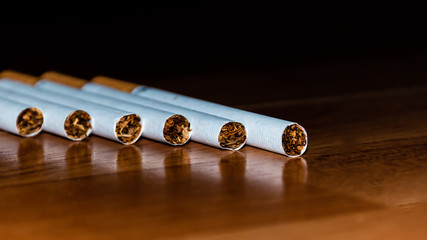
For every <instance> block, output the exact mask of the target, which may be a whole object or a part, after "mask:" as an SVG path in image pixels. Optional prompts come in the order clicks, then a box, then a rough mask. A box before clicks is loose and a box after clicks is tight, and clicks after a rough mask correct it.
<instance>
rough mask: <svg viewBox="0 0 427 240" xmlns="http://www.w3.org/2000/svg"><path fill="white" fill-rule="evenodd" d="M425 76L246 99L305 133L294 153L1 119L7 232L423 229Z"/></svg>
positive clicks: (365, 233)
mask: <svg viewBox="0 0 427 240" xmlns="http://www.w3.org/2000/svg"><path fill="white" fill-rule="evenodd" d="M426 94H427V87H422V88H416V89H395V90H382V91H377V92H361V93H358V94H349V95H343V96H335V97H324V98H313V99H310V98H305V99H300V100H292V101H284V102H281V101H275V102H271V103H262V104H261V103H257V104H251V105H245V106H243V107H244V108H245V109H247V110H251V111H255V112H258V113H262V114H268V115H270V116H275V117H280V118H284V119H292V120H294V121H297V122H299V123H301V124H302V125H303V126H304V127H305V128H306V129H307V131H308V133H309V149H308V151H307V153H306V154H305V155H304V156H303V158H293V159H290V158H286V157H284V156H281V155H278V154H274V153H270V152H266V151H263V150H260V149H256V148H252V147H244V148H243V149H242V150H239V151H236V152H231V151H221V150H218V149H214V148H211V147H208V146H204V145H201V144H197V143H193V142H191V143H189V144H187V145H184V146H182V147H170V146H166V145H164V144H161V143H157V142H153V141H150V140H147V139H143V140H141V141H139V142H138V143H137V144H135V145H132V146H123V145H120V144H117V143H115V142H112V141H108V140H105V139H101V138H98V137H91V138H90V140H88V141H85V142H70V141H67V140H65V139H61V138H58V137H55V136H52V135H49V134H46V133H43V134H41V135H39V136H37V137H34V138H20V137H17V136H13V135H10V134H8V133H5V132H0V142H1V144H0V213H1V216H2V217H1V218H0V236H2V237H3V238H4V239H12V238H14V239H19V238H20V239H58V238H61V239H95V238H96V239H117V238H123V239H141V238H145V239H167V238H173V239H177V238H187V239H242V238H247V239H260V238H266V239H279V238H280V239H282V238H285V237H289V238H290V239H343V238H346V239H384V238H386V237H387V238H388V239H403V238H405V237H406V238H408V237H411V238H413V239H423V238H424V236H425V233H426V230H425V228H424V223H425V222H426V220H427V217H426V216H427V214H426V213H427V193H426V191H425V189H426V188H427V174H426V173H427V124H425V119H427V98H426Z"/></svg>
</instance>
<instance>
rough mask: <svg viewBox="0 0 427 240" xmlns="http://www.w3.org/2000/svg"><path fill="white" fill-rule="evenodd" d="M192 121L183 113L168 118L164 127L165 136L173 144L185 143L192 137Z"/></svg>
mask: <svg viewBox="0 0 427 240" xmlns="http://www.w3.org/2000/svg"><path fill="white" fill-rule="evenodd" d="M190 132H191V129H190V122H189V121H188V119H187V118H186V117H184V116H182V115H173V116H172V117H170V118H168V119H167V120H166V122H165V126H164V128H163V137H164V138H165V140H166V141H167V142H168V143H171V144H173V145H182V144H185V143H186V142H187V141H188V140H189V139H190Z"/></svg>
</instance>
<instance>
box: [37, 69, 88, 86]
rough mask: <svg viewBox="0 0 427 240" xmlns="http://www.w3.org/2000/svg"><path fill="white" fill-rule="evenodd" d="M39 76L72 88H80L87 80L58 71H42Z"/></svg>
mask: <svg viewBox="0 0 427 240" xmlns="http://www.w3.org/2000/svg"><path fill="white" fill-rule="evenodd" d="M41 78H42V79H46V80H49V81H52V82H56V83H60V84H64V85H67V86H69V87H74V88H81V87H83V86H84V85H85V84H86V83H87V82H88V81H86V80H84V79H81V78H76V77H73V76H69V75H65V74H62V73H59V72H54V71H49V72H45V73H43V75H41Z"/></svg>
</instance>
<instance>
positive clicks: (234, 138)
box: [82, 83, 246, 150]
mask: <svg viewBox="0 0 427 240" xmlns="http://www.w3.org/2000/svg"><path fill="white" fill-rule="evenodd" d="M82 90H83V91H87V92H91V93H94V94H100V95H104V96H108V97H113V98H116V99H120V100H123V101H126V102H131V103H136V104H140V105H144V106H150V107H153V108H157V109H161V110H164V111H171V112H172V111H173V112H176V113H179V114H183V115H185V116H186V117H187V118H188V119H189V121H190V122H191V125H192V128H193V131H192V132H193V135H192V136H191V139H192V140H194V141H196V142H200V143H203V144H207V145H210V146H214V147H218V148H221V149H228V150H237V149H240V148H241V147H243V145H244V144H245V142H246V131H245V127H244V126H243V124H241V123H238V122H234V121H231V120H229V119H225V118H221V117H217V116H213V115H210V114H207V113H202V112H199V111H194V110H191V109H188V108H184V107H179V106H175V105H172V104H168V103H164V102H159V101H156V100H153V99H149V98H144V97H140V96H136V95H132V94H128V93H125V92H121V91H118V90H115V89H112V88H109V87H106V86H103V85H99V84H96V83H87V84H85V85H84V86H83V87H82Z"/></svg>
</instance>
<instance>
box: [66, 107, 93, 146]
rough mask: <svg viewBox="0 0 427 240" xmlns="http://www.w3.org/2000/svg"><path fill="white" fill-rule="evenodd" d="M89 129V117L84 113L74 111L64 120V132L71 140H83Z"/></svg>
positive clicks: (90, 126) (90, 127)
mask: <svg viewBox="0 0 427 240" xmlns="http://www.w3.org/2000/svg"><path fill="white" fill-rule="evenodd" d="M91 129H92V124H91V117H90V115H89V114H88V113H87V112H85V111H81V110H77V111H74V112H73V113H71V114H70V115H69V116H68V117H67V119H65V123H64V130H65V133H66V134H67V136H68V137H69V138H71V139H75V140H80V139H84V138H86V137H87V136H88V134H89V132H90V130H91Z"/></svg>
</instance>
